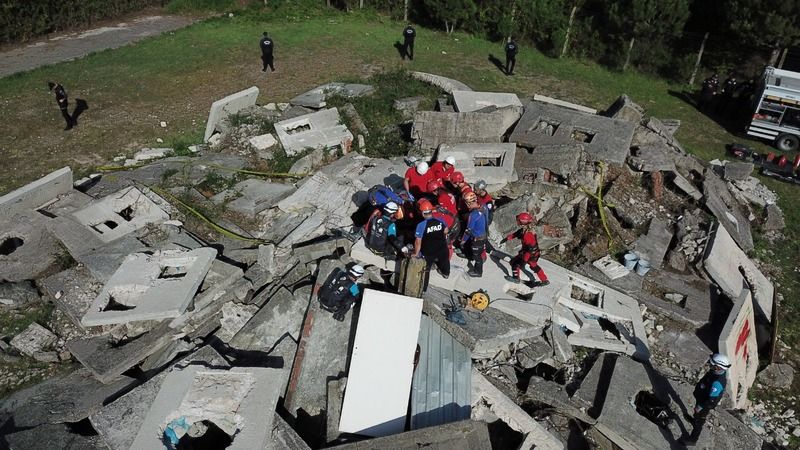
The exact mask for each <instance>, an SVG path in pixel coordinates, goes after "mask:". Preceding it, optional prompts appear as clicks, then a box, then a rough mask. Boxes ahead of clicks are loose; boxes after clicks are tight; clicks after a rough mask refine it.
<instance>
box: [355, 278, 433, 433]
mask: <svg viewBox="0 0 800 450" xmlns="http://www.w3.org/2000/svg"><path fill="white" fill-rule="evenodd" d="M421 317H422V299H419V298H414V297H406V296H403V295H397V294H390V293H388V292H381V291H374V290H371V289H366V290H365V291H364V297H363V299H362V300H361V311H360V312H359V316H358V328H357V329H356V339H355V343H354V345H353V354H352V356H351V358H350V371H349V373H348V376H347V388H346V389H345V392H344V403H343V405H342V416H341V420H340V421H339V431H341V432H343V433H355V434H361V435H365V436H373V437H380V436H388V435H392V434H396V433H402V432H403V430H404V427H405V423H406V414H407V413H408V401H409V397H410V395H411V380H412V377H413V375H414V352H415V351H416V349H417V337H418V335H419V325H420V321H421Z"/></svg>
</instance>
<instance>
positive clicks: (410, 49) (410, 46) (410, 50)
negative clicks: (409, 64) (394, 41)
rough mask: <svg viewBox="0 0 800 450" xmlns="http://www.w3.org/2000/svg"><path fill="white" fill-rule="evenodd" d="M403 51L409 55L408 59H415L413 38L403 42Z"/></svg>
mask: <svg viewBox="0 0 800 450" xmlns="http://www.w3.org/2000/svg"><path fill="white" fill-rule="evenodd" d="M403 53H404V54H405V55H406V56H408V59H414V41H413V40H406V41H404V42H403ZM404 59H405V58H404Z"/></svg>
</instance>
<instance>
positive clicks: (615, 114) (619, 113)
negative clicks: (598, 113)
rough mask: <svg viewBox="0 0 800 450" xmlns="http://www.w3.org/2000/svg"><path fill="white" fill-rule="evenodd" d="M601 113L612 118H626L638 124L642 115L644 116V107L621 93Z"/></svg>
mask: <svg viewBox="0 0 800 450" xmlns="http://www.w3.org/2000/svg"><path fill="white" fill-rule="evenodd" d="M603 115H605V116H608V117H611V118H612V119H620V120H627V121H628V122H633V123H636V124H638V123H639V122H641V121H642V116H644V108H642V107H641V106H639V105H637V104H636V103H634V102H633V100H631V98H630V97H628V96H627V95H625V94H622V95H620V96H619V97H618V98H617V100H616V101H614V103H613V104H612V105H611V106H609V107H608V109H607V110H606V111H605V113H604V114H603Z"/></svg>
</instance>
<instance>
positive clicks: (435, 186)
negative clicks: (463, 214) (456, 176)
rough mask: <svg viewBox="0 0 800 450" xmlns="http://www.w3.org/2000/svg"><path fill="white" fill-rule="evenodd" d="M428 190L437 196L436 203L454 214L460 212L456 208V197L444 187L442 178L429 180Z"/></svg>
mask: <svg viewBox="0 0 800 450" xmlns="http://www.w3.org/2000/svg"><path fill="white" fill-rule="evenodd" d="M428 192H430V193H431V194H433V195H435V196H436V203H438V204H439V206H441V207H443V208H445V209H446V210H448V211H450V212H452V213H453V214H458V209H457V208H456V198H455V196H454V195H453V194H452V193H450V191H448V190H447V189H445V188H444V183H442V180H439V179H435V180H431V181H428Z"/></svg>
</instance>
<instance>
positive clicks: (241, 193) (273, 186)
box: [210, 178, 294, 217]
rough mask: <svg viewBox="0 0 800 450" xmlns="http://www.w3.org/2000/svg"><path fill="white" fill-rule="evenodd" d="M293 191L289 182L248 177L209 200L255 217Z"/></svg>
mask: <svg viewBox="0 0 800 450" xmlns="http://www.w3.org/2000/svg"><path fill="white" fill-rule="evenodd" d="M292 192H294V187H292V185H289V184H282V183H270V182H268V181H264V180H258V179H255V178H248V179H247V180H244V181H241V182H239V183H237V184H235V185H234V186H233V187H232V188H230V189H226V190H224V191H222V192H220V193H218V194H216V195H215V196H213V197H211V199H210V200H211V202H212V203H215V204H222V203H224V202H228V203H227V205H226V207H227V208H228V209H230V210H232V211H236V212H238V213H240V214H244V215H245V216H248V217H255V215H256V214H258V213H260V212H261V211H264V210H265V209H267V208H271V207H272V206H274V205H275V204H276V203H277V202H279V201H281V200H283V199H284V198H286V197H287V196H289V195H290V194H291V193H292Z"/></svg>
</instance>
